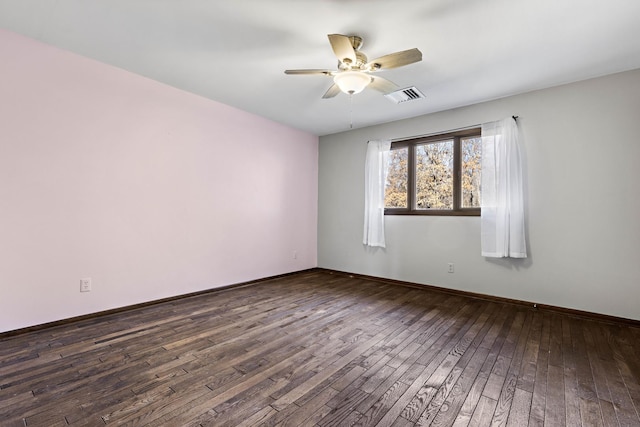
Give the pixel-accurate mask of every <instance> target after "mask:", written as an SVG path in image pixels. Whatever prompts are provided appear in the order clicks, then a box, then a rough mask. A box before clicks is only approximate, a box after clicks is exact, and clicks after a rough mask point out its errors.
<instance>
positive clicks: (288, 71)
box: [284, 70, 333, 76]
mask: <svg viewBox="0 0 640 427" xmlns="http://www.w3.org/2000/svg"><path fill="white" fill-rule="evenodd" d="M284 73H285V74H324V75H325V76H330V75H331V74H332V73H333V71H331V70H284Z"/></svg>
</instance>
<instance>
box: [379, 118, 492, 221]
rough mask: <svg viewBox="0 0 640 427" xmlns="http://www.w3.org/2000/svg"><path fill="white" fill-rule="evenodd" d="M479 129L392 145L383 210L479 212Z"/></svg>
mask: <svg viewBox="0 0 640 427" xmlns="http://www.w3.org/2000/svg"><path fill="white" fill-rule="evenodd" d="M481 150H482V140H481V138H480V128H474V129H468V130H464V131H458V132H451V133H447V134H442V135H435V136H429V137H423V138H416V139H411V140H405V141H398V142H394V143H392V144H391V151H389V152H388V155H387V181H386V183H385V193H384V195H385V214H387V215H476V216H477V215H480V161H481V155H482V151H481Z"/></svg>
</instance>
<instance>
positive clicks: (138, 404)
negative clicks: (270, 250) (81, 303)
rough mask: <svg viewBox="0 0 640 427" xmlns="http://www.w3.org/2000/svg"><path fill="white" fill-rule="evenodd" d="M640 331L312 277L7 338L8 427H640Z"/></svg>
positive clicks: (0, 381)
mask: <svg viewBox="0 0 640 427" xmlns="http://www.w3.org/2000/svg"><path fill="white" fill-rule="evenodd" d="M639 356H640V328H637V327H634V326H632V325H629V324H623V323H612V322H607V323H604V322H599V321H596V320H587V319H582V318H577V317H571V316H568V315H564V314H559V313H551V312H545V311H538V310H536V309H533V308H530V307H524V306H520V305H513V304H507V303H497V302H489V301H484V300H480V299H473V298H466V297H463V296H461V295H453V294H447V293H444V292H437V291H434V290H430V289H416V288H408V287H403V286H399V285H397V284H390V283H385V282H383V281H374V280H368V279H363V278H353V277H349V276H348V275H344V274H337V273H336V274H334V273H331V272H327V271H321V270H313V271H306V272H302V273H298V274H294V275H290V276H285V277H281V278H276V279H272V280H265V281H262V282H256V283H253V284H251V285H249V286H244V287H237V288H232V289H225V290H223V291H218V292H211V293H207V294H201V295H197V296H192V297H188V298H183V299H180V300H173V301H168V302H163V303H159V304H155V305H150V306H146V307H141V308H136V309H132V310H128V311H123V312H119V313H111V314H108V315H104V316H98V317H96V318H90V319H84V320H81V321H77V322H72V323H68V324H65V325H57V326H55V327H51V328H47V329H41V330H37V331H31V332H27V333H24V334H20V335H14V336H11V337H6V338H2V339H0V425H1V426H3V427H4V426H9V427H11V426H22V427H24V426H43V427H50V426H57V425H60V426H63V425H64V426H69V425H71V426H78V427H82V426H98V425H114V426H119V425H130V426H159V425H179V426H183V425H184V426H194V427H196V426H200V427H204V426H243V427H248V426H265V427H266V426H282V427H284V426H287V427H300V426H315V427H320V426H323V427H324V426H343V425H355V426H361V427H365V426H367V427H368V426H379V427H391V426H395V427H408V426H416V425H430V426H434V427H435V426H456V427H462V426H483V427H484V426H488V425H508V426H520V425H527V424H528V425H530V426H542V425H546V426H554V427H555V426H564V425H567V426H592V425H596V426H598V425H602V426H607V427H608V426H616V425H620V426H640V415H639V411H638V408H640V357H639Z"/></svg>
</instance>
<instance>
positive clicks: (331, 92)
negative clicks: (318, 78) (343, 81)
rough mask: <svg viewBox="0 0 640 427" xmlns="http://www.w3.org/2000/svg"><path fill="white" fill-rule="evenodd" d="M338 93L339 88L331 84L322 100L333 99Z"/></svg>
mask: <svg viewBox="0 0 640 427" xmlns="http://www.w3.org/2000/svg"><path fill="white" fill-rule="evenodd" d="M339 93H340V87H339V86H338V85H337V84H335V83H334V84H332V85H331V87H330V88H329V89H328V90H327V91H326V92H325V93H324V95H322V99H328V98H333V97H334V96H336V95H337V94H339Z"/></svg>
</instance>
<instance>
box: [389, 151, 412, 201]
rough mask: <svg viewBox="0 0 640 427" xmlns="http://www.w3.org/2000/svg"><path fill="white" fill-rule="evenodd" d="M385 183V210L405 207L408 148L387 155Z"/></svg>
mask: <svg viewBox="0 0 640 427" xmlns="http://www.w3.org/2000/svg"><path fill="white" fill-rule="evenodd" d="M386 160H387V166H388V169H387V171H388V172H387V181H386V183H385V187H384V207H385V208H406V207H407V183H408V179H409V148H408V147H404V148H400V149H397V150H391V151H389V152H388V153H387V156H386Z"/></svg>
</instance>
